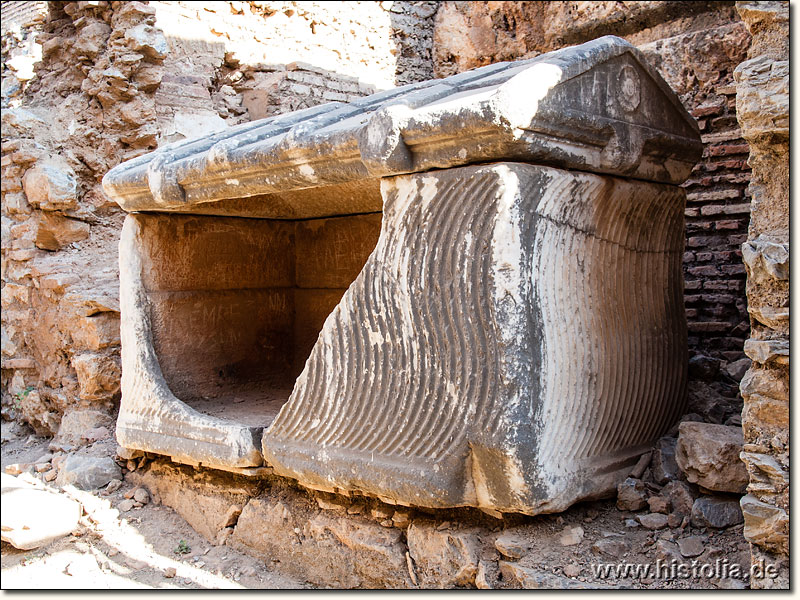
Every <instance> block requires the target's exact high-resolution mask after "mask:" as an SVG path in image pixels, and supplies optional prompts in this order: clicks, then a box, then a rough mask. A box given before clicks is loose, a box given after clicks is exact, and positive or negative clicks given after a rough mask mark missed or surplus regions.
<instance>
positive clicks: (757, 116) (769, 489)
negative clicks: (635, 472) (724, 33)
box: [735, 2, 789, 588]
mask: <svg viewBox="0 0 800 600" xmlns="http://www.w3.org/2000/svg"><path fill="white" fill-rule="evenodd" d="M736 9H737V10H738V12H739V14H740V15H741V17H742V20H743V21H744V22H745V23H746V24H747V27H748V29H749V30H750V32H751V34H752V35H753V43H752V47H751V49H750V52H749V53H748V55H747V60H746V61H744V62H743V63H742V64H740V65H739V66H738V67H737V69H736V72H735V77H736V84H737V85H736V111H737V116H738V119H739V123H740V125H741V129H742V132H743V136H744V138H745V139H746V140H747V142H748V144H749V145H750V158H749V163H750V166H751V167H752V169H753V176H752V181H751V183H750V194H751V196H752V199H753V200H752V205H753V208H752V216H751V221H750V229H749V231H748V236H747V241H746V242H745V243H744V245H743V246H742V252H743V255H744V263H745V266H746V269H747V302H748V306H749V311H750V318H751V327H752V329H751V333H750V339H748V340H747V341H746V342H745V345H744V349H745V352H746V353H747V355H748V356H749V357H750V358H751V359H752V360H753V366H752V368H751V369H750V370H749V371H748V372H747V373H746V374H745V376H744V378H743V379H742V383H741V392H742V397H743V398H744V410H743V412H742V427H743V429H744V447H743V448H744V450H743V452H742V456H741V457H742V460H744V462H745V464H746V465H747V469H748V471H749V473H750V485H749V486H748V488H747V491H748V495H746V496H745V497H744V498H742V501H741V505H742V512H743V513H744V519H745V527H744V535H745V538H747V539H748V540H749V541H750V542H751V548H752V555H753V563H754V564H755V563H759V562H761V561H763V562H764V563H766V564H774V565H777V566H779V568H780V576H779V577H778V578H777V579H774V580H769V579H764V580H758V581H756V580H754V581H753V585H754V587H755V586H757V585H763V584H769V587H775V588H788V585H789V563H788V554H789V3H788V2H737V3H736ZM765 587H767V586H766V585H765Z"/></svg>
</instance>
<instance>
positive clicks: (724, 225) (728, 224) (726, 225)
mask: <svg viewBox="0 0 800 600" xmlns="http://www.w3.org/2000/svg"><path fill="white" fill-rule="evenodd" d="M743 225H744V222H743V221H735V220H734V221H717V222H716V223H715V227H716V229H717V230H718V231H719V230H726V229H739V227H741V226H743Z"/></svg>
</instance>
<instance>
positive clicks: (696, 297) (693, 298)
mask: <svg viewBox="0 0 800 600" xmlns="http://www.w3.org/2000/svg"><path fill="white" fill-rule="evenodd" d="M683 301H684V303H685V304H693V303H695V302H700V296H699V295H694V294H693V295H690V296H684V297H683Z"/></svg>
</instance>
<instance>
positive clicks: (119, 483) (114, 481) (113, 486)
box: [106, 479, 122, 494]
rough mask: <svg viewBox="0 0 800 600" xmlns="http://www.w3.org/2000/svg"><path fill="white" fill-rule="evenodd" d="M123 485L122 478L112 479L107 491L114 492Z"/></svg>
mask: <svg viewBox="0 0 800 600" xmlns="http://www.w3.org/2000/svg"><path fill="white" fill-rule="evenodd" d="M121 487H122V481H121V480H120V479H112V480H111V482H110V483H109V484H108V485H107V486H106V492H107V493H109V494H113V493H114V492H116V491H117V490H118V489H119V488H121Z"/></svg>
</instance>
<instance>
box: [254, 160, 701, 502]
mask: <svg viewBox="0 0 800 600" xmlns="http://www.w3.org/2000/svg"><path fill="white" fill-rule="evenodd" d="M382 189H383V193H384V223H383V230H382V232H381V238H380V240H379V242H378V246H377V247H376V249H375V251H374V253H373V254H372V256H370V258H369V260H368V261H367V264H366V265H365V267H364V269H363V270H362V272H361V274H360V275H359V276H358V278H357V279H356V281H355V282H354V283H353V284H352V285H351V286H350V288H349V289H348V291H347V292H346V293H345V296H344V298H343V299H342V301H341V302H340V304H339V305H338V306H337V307H336V309H335V310H334V312H333V313H332V314H331V316H330V317H329V318H328V320H327V321H326V323H325V326H324V328H323V330H322V333H321V335H320V339H319V340H318V342H317V344H316V346H315V347H314V349H313V351H312V353H311V356H310V358H309V360H308V362H307V363H306V368H305V370H304V371H303V373H302V374H301V375H300V377H299V379H298V381H297V383H296V385H295V389H294V392H293V394H292V397H291V398H290V400H289V402H288V403H287V404H286V405H285V406H284V407H283V409H282V410H281V413H280V414H279V416H278V417H277V419H276V421H275V422H274V424H273V425H272V426H271V427H270V428H269V429H268V430H267V431H266V432H265V434H264V442H263V449H262V450H263V453H264V457H265V459H266V461H267V462H268V463H269V464H271V465H272V466H273V467H274V468H275V469H276V471H277V472H278V473H281V474H284V475H287V476H291V477H295V478H297V479H299V480H300V481H301V482H303V483H305V484H307V485H311V486H317V487H321V488H327V489H331V488H340V489H345V490H356V489H360V490H369V491H371V492H373V493H377V494H378V495H380V496H382V497H385V498H389V499H391V500H392V501H394V502H399V503H407V504H416V505H423V506H456V505H476V506H480V507H485V508H490V509H495V510H501V511H518V512H525V513H538V512H550V511H557V510H562V509H564V508H566V507H567V506H569V505H570V504H572V503H574V502H575V501H578V500H580V499H583V498H589V497H595V496H601V495H604V494H607V493H609V492H610V491H611V490H613V489H614V488H615V486H616V485H617V483H619V481H620V480H621V479H620V478H624V476H625V475H626V472H627V470H629V469H630V466H631V464H632V463H633V462H635V461H636V458H637V457H638V455H639V454H641V452H642V451H643V450H644V449H645V448H646V447H647V446H648V445H649V444H651V443H652V441H653V440H654V439H655V438H657V437H658V436H659V435H660V434H661V433H662V432H663V431H664V430H665V429H666V428H668V427H669V426H670V424H672V423H673V422H674V421H675V419H676V418H677V417H678V416H679V415H680V414H681V411H682V410H683V408H684V401H685V384H686V361H687V354H686V353H687V350H686V323H685V317H684V312H683V304H682V277H681V252H682V248H683V226H682V225H683V207H684V196H683V192H682V191H681V190H680V189H678V188H675V187H673V186H666V185H658V184H650V183H644V182H633V181H626V180H623V179H617V178H611V177H600V176H597V175H590V174H584V173H573V172H569V171H564V170H559V169H553V168H548V167H538V166H532V165H523V164H515V163H500V164H494V165H487V166H480V167H464V168H459V169H450V170H447V171H440V172H432V173H425V174H417V175H405V176H398V177H394V178H388V179H385V180H384V181H383V184H382Z"/></svg>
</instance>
